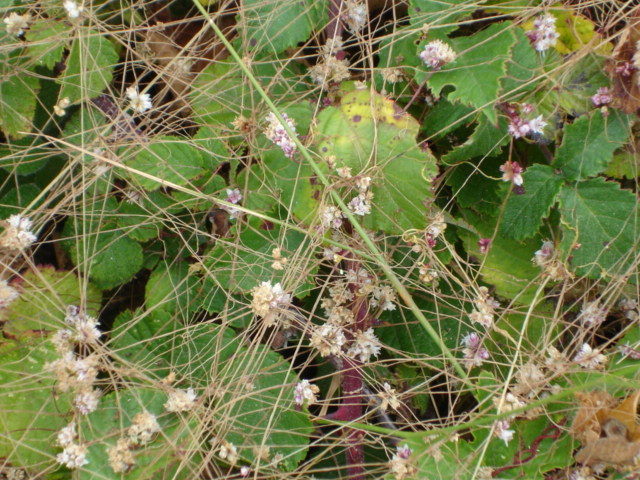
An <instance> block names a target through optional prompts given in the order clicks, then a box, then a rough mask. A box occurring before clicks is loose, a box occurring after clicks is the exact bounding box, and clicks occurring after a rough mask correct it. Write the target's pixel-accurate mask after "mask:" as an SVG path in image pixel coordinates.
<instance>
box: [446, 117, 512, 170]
mask: <svg viewBox="0 0 640 480" xmlns="http://www.w3.org/2000/svg"><path fill="white" fill-rule="evenodd" d="M506 131H507V121H506V119H504V118H500V119H499V120H498V127H497V128H496V126H495V125H492V124H491V123H490V122H489V120H488V118H487V116H486V115H482V116H481V117H479V118H478V125H477V126H476V129H475V130H474V131H473V134H471V136H470V137H469V138H468V139H467V140H466V141H465V142H464V143H463V144H461V145H458V146H456V147H455V148H454V149H453V150H451V151H450V152H449V153H447V154H446V155H445V156H444V157H442V161H443V163H445V164H448V165H451V164H454V163H456V162H463V161H467V160H469V159H471V158H474V157H481V156H482V157H485V156H487V157H492V156H495V155H499V154H500V153H501V152H502V147H503V146H504V145H506V144H507V143H509V135H506V134H505V133H504V132H506Z"/></svg>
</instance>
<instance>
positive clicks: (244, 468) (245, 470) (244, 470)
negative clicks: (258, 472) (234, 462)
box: [240, 465, 251, 477]
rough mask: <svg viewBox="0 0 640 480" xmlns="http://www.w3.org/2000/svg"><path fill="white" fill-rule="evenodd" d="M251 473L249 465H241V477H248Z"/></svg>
mask: <svg viewBox="0 0 640 480" xmlns="http://www.w3.org/2000/svg"><path fill="white" fill-rule="evenodd" d="M250 473H251V468H249V467H248V466H246V465H243V466H242V467H240V476H241V477H248V476H249V474H250Z"/></svg>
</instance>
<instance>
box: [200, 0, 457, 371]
mask: <svg viewBox="0 0 640 480" xmlns="http://www.w3.org/2000/svg"><path fill="white" fill-rule="evenodd" d="M192 1H193V4H194V5H195V6H196V8H197V9H198V10H199V11H200V13H202V15H203V16H204V18H206V19H207V22H208V23H209V26H210V27H211V29H212V30H213V31H214V33H215V34H216V36H217V37H218V39H219V40H220V41H221V42H222V43H223V45H224V46H225V48H226V49H227V50H228V51H229V54H230V55H231V57H233V59H234V60H235V62H236V63H237V64H238V66H239V67H240V69H241V70H242V71H243V73H244V74H245V75H246V76H247V78H248V79H249V81H250V82H251V84H252V85H253V86H254V87H255V89H256V91H257V92H258V94H259V95H260V97H262V99H263V100H264V102H265V103H266V104H267V106H268V107H269V109H270V110H271V111H272V112H273V114H274V115H275V116H276V118H277V119H278V121H279V122H280V123H281V124H282V126H283V127H284V129H285V131H286V132H287V133H288V134H289V137H291V139H292V140H293V142H294V143H295V144H296V147H298V150H299V151H300V153H301V154H302V156H303V157H304V159H305V160H306V161H307V162H308V164H309V165H310V166H311V168H312V169H313V171H314V172H315V174H316V175H317V177H318V178H319V179H320V181H321V182H322V184H323V185H324V186H325V187H327V188H328V189H329V192H330V194H331V197H332V199H333V201H334V202H335V203H336V204H337V205H338V206H339V207H340V209H341V210H342V212H343V213H344V215H345V217H347V219H349V222H351V225H353V228H354V229H355V230H356V232H358V234H359V235H360V238H362V240H363V241H364V243H365V244H366V246H367V248H368V249H369V251H370V252H371V255H372V256H373V257H374V260H375V262H376V263H377V265H378V266H379V267H380V268H381V269H382V271H383V272H384V275H385V276H386V277H387V279H388V280H389V282H390V283H391V285H393V288H394V289H395V290H396V292H397V293H398V295H399V296H400V298H402V300H403V301H404V303H405V305H406V306H407V307H408V308H409V309H410V310H411V312H412V313H413V315H414V316H415V317H416V319H417V320H418V322H420V324H421V325H422V327H423V328H424V329H425V330H426V332H427V334H428V335H429V336H430V337H431V339H432V340H433V341H434V342H435V343H436V345H438V346H439V347H440V351H441V352H442V354H443V355H444V356H445V357H446V358H447V359H448V360H449V361H450V362H451V365H452V366H453V368H454V369H455V371H456V373H457V374H458V375H459V377H460V379H461V380H463V381H465V382H468V381H469V378H468V376H467V372H466V371H465V370H464V369H463V368H462V366H461V365H460V362H458V359H457V358H456V357H455V355H454V354H453V353H452V352H451V350H449V348H448V347H447V346H446V345H445V344H444V342H443V341H442V339H441V338H440V335H438V332H437V331H436V330H435V329H434V328H433V327H432V326H431V324H430V323H429V321H428V320H427V318H426V317H425V316H424V314H423V313H422V311H421V310H420V308H419V307H418V305H417V304H416V303H415V301H414V300H413V298H412V297H411V294H410V293H409V292H408V291H407V289H406V288H405V287H404V285H403V284H402V282H401V281H400V279H399V278H398V276H397V275H396V274H395V272H394V271H393V269H392V268H391V266H390V265H389V264H388V263H387V261H386V260H385V258H384V255H383V254H382V252H381V251H380V250H379V249H378V247H377V246H376V244H375V243H374V242H373V240H371V238H369V235H368V233H367V231H366V230H365V229H364V228H363V227H362V226H361V225H360V223H359V222H358V220H356V218H355V216H354V215H353V213H351V211H350V210H349V209H348V208H347V205H346V204H345V203H344V201H343V200H342V198H340V196H339V195H338V193H337V192H336V191H335V190H334V189H331V188H329V187H330V186H331V182H329V180H328V179H327V177H326V176H325V175H324V173H323V172H322V170H321V169H320V167H319V166H318V164H317V163H316V162H315V160H313V158H312V157H311V154H310V153H309V150H308V149H307V148H306V147H305V146H304V145H303V144H302V142H301V141H300V139H298V137H297V135H296V132H294V131H293V130H292V129H291V128H290V127H289V125H288V124H287V122H286V121H285V119H284V118H283V117H282V114H281V113H280V111H279V109H278V108H277V107H276V105H275V104H274V103H273V101H272V100H271V99H270V98H269V96H268V95H267V92H266V91H265V90H264V89H263V88H262V85H261V84H260V82H258V80H257V79H256V77H255V76H254V75H253V73H251V70H249V67H247V65H246V63H245V62H244V61H243V60H242V58H241V57H240V55H239V54H238V52H236V50H235V48H233V45H231V43H230V42H229V41H228V40H227V39H226V37H225V36H224V34H223V33H222V31H221V30H220V28H219V27H218V26H217V25H216V24H215V22H214V21H213V20H212V19H211V18H210V17H209V14H208V13H207V11H206V10H205V9H204V7H203V6H202V5H201V4H200V2H198V0H192Z"/></svg>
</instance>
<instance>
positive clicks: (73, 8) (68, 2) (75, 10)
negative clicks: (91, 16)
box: [62, 0, 84, 18]
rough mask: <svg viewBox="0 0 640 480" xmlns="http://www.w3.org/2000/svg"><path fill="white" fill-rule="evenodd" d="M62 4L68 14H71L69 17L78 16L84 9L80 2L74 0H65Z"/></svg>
mask: <svg viewBox="0 0 640 480" xmlns="http://www.w3.org/2000/svg"><path fill="white" fill-rule="evenodd" d="M62 5H63V6H64V9H65V10H66V11H67V15H68V16H69V18H78V17H79V16H80V14H81V13H82V11H83V10H84V7H83V6H78V4H77V3H76V2H74V1H73V0H65V2H64V3H63V4H62Z"/></svg>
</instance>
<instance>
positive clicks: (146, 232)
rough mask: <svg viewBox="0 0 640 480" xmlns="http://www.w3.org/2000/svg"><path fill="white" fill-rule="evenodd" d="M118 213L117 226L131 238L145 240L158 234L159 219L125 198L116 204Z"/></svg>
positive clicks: (151, 238)
mask: <svg viewBox="0 0 640 480" xmlns="http://www.w3.org/2000/svg"><path fill="white" fill-rule="evenodd" d="M118 213H119V215H118V217H117V219H118V227H121V228H122V230H123V231H125V232H126V233H127V235H128V236H129V237H130V238H131V239H133V240H135V241H137V242H146V241H149V240H153V239H154V238H158V237H159V236H160V230H161V228H162V224H161V222H160V220H159V219H157V218H155V217H154V215H153V214H152V213H151V212H149V211H148V210H147V209H145V208H143V207H142V206H140V205H138V204H136V203H134V202H127V201H126V200H125V201H123V202H121V203H120V205H119V206H118Z"/></svg>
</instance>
